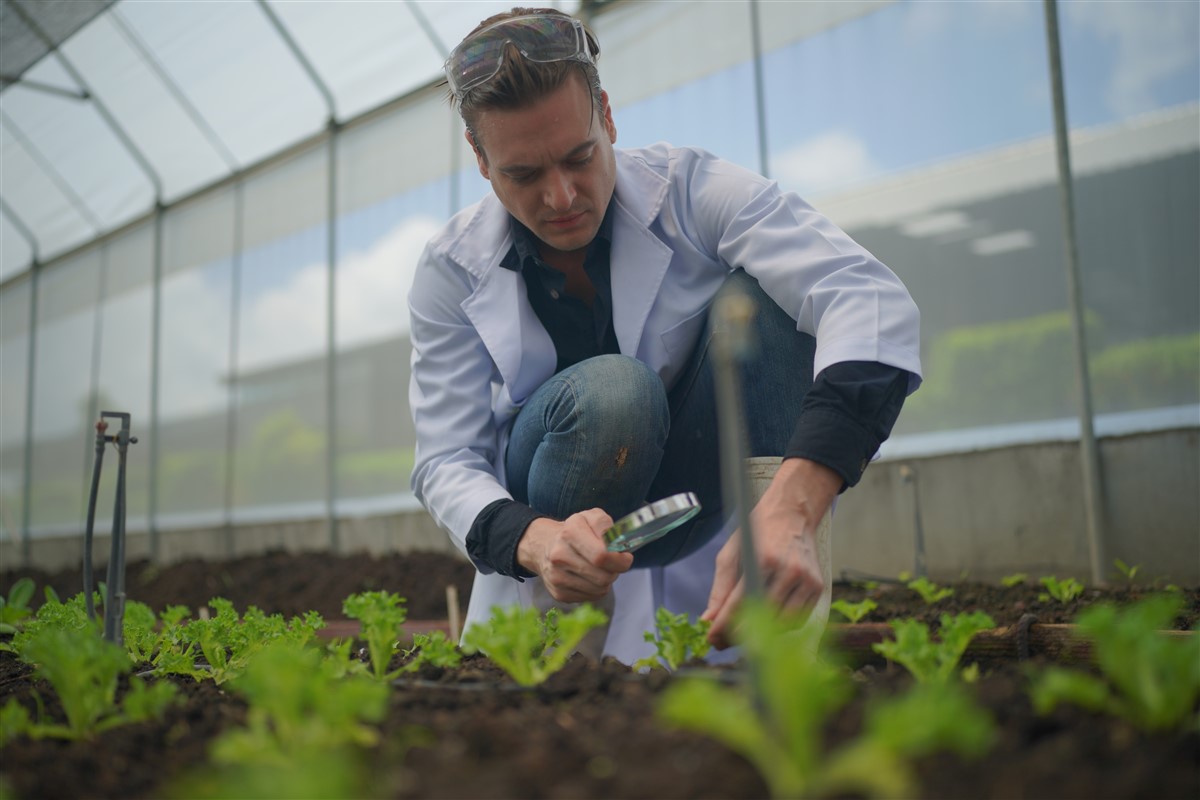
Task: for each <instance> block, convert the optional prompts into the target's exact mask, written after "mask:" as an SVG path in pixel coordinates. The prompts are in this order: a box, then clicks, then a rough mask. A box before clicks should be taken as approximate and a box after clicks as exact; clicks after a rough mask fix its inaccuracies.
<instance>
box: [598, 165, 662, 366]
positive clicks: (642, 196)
mask: <svg viewBox="0 0 1200 800" xmlns="http://www.w3.org/2000/svg"><path fill="white" fill-rule="evenodd" d="M616 154H617V188H616V192H615V193H614V195H613V200H612V202H614V203H615V204H616V208H615V215H614V217H613V233H612V250H611V257H610V259H609V264H610V268H609V271H610V275H611V281H612V300H613V327H614V328H615V330H616V333H617V344H619V345H620V347H621V352H622V353H624V354H626V355H631V356H637V355H639V353H640V350H641V342H642V334H643V332H644V330H645V326H646V318H647V317H648V316H649V314H650V309H651V307H652V306H653V305H654V300H655V298H656V297H657V296H658V289H659V286H661V285H662V281H663V276H664V275H666V274H667V267H668V266H669V265H670V263H671V255H672V253H671V248H669V247H667V245H665V244H663V243H662V242H661V241H659V239H658V238H657V237H656V236H655V235H654V234H653V233H651V231H650V223H651V222H653V221H654V219H655V217H657V216H658V214H659V211H660V210H661V208H662V204H663V202H664V201H665V200H666V196H667V189H668V186H669V184H668V183H667V180H666V179H665V178H663V177H661V176H660V175H658V174H657V173H655V172H653V171H651V170H650V168H649V167H647V166H646V165H645V164H644V163H643V162H641V161H639V160H637V159H633V158H630V157H629V156H627V155H625V154H624V153H623V152H622V151H620V150H618V151H616ZM651 366H653V367H656V368H657V366H658V365H656V364H652V365H651Z"/></svg>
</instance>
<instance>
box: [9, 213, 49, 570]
mask: <svg viewBox="0 0 1200 800" xmlns="http://www.w3.org/2000/svg"><path fill="white" fill-rule="evenodd" d="M0 213H2V214H4V216H5V217H7V218H8V220H9V222H11V223H12V225H13V227H14V228H16V229H17V232H18V233H19V234H21V237H22V238H23V239H25V243H26V244H28V245H29V255H30V259H29V340H28V343H27V347H26V358H27V359H28V362H27V363H26V364H25V379H26V383H25V452H24V453H23V454H22V459H21V566H23V567H29V566H30V561H31V556H32V555H33V553H32V550H33V545H32V542H31V541H30V538H29V533H30V532H29V523H30V519H31V518H32V517H31V513H32V512H31V510H30V503H31V502H32V500H33V379H34V374H35V369H34V367H35V365H36V364H37V361H36V358H37V306H38V278H39V277H40V275H41V273H42V265H41V264H40V263H39V262H38V243H37V239H36V238H35V237H34V235H33V231H31V230H29V227H28V226H27V225H26V224H25V223H24V222H22V221H21V218H20V217H18V216H17V215H16V214H15V213H13V210H12V209H11V208H9V205H8V203H6V202H4V198H3V197H0Z"/></svg>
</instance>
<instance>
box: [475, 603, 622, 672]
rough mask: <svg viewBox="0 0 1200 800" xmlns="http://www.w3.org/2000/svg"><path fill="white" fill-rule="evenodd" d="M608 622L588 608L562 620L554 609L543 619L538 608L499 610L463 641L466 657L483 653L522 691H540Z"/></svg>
mask: <svg viewBox="0 0 1200 800" xmlns="http://www.w3.org/2000/svg"><path fill="white" fill-rule="evenodd" d="M607 622H608V616H607V615H606V614H605V613H604V612H603V611H600V610H598V609H596V608H595V607H593V606H592V605H590V604H588V603H584V604H582V605H580V606H578V607H576V608H575V610H574V611H572V612H571V613H570V614H562V612H560V611H559V610H558V609H556V608H552V609H550V610H549V611H547V612H546V614H545V616H542V615H540V614H539V613H538V611H537V609H536V608H524V607H521V606H515V605H514V606H510V607H508V608H504V607H501V606H496V607H494V608H493V609H492V616H491V617H490V618H489V619H488V621H487V622H486V623H483V624H478V623H477V624H475V625H472V626H471V627H470V628H468V629H467V631H466V633H465V634H464V635H463V651H464V652H467V653H474V652H483V653H486V654H487V656H488V658H490V659H491V660H492V661H493V662H495V663H496V665H497V666H499V667H500V668H501V669H503V670H504V671H505V672H506V673H508V676H509V677H510V678H512V679H513V680H514V681H516V682H517V683H518V684H520V685H521V686H537V685H538V684H540V683H542V682H543V681H545V680H546V678H548V677H550V676H551V675H552V674H554V673H555V672H557V671H558V670H559V669H561V668H562V667H563V666H564V665H565V664H566V663H567V659H568V658H570V656H571V654H572V653H573V652H574V651H575V648H576V647H577V646H578V644H579V643H580V642H581V641H582V640H583V637H584V636H586V635H587V634H588V632H589V631H591V630H592V629H593V628H596V627H599V626H601V625H604V624H606V623H607Z"/></svg>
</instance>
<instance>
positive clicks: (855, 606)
mask: <svg viewBox="0 0 1200 800" xmlns="http://www.w3.org/2000/svg"><path fill="white" fill-rule="evenodd" d="M878 607H879V604H878V603H876V602H875V601H874V600H871V599H867V600H863V601H861V602H858V603H851V602H850V601H849V600H834V601H833V602H832V603H830V605H829V610H830V611H836V612H837V613H839V614H841V615H842V616H843V617H845V618H846V619H847V620H849V621H850V624H851V625H856V624H858V621H859V620H861V619H862V618H863V617H865V616H866V615H867V614H870V613H871V612H872V611H874V610H875V609H876V608H878Z"/></svg>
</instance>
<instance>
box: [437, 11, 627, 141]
mask: <svg viewBox="0 0 1200 800" xmlns="http://www.w3.org/2000/svg"><path fill="white" fill-rule="evenodd" d="M529 14H545V15H552V16H556V17H565V18H567V19H573V17H571V16H570V15H569V14H564V13H563V12H561V11H559V10H558V9H555V8H514V9H512V10H511V11H504V12H501V13H499V14H496V15H494V16H491V17H488V18H487V19H485V20H484V21H483V22H481V23H479V24H478V25H476V26H475V29H474V30H473V31H471V32H470V33H469V34H467V35H466V37H464V38H463V41H464V42H465V41H466V40H467V39H470V38H471V37H472V36H474V35H475V34H477V33H479V32H480V31H481V30H483V29H484V28H486V27H488V26H489V25H495V24H496V23H497V22H503V21H504V20H506V19H512V18H513V17H522V16H526V15H529ZM584 33H585V35H586V36H587V47H588V50H589V51H590V52H591V54H592V58H593V59H595V58H598V57H599V56H600V43H599V42H597V41H596V37H595V36H594V35H593V34H592V32H591V31H590V30H588V29H587V26H584ZM576 73H579V74H580V75H581V77H582V78H583V81H584V85H585V86H587V87H588V89H589V90H590V91H591V94H592V104H593V105H594V106H595V107H596V111H597V112H598V113H603V111H604V102H603V100H602V99H601V98H600V73H599V72H598V71H597V70H596V65H595V64H585V63H584V62H582V61H551V62H548V63H537V62H533V61H526V60H525V58H524V57H523V56H522V55H521V53H520V52H519V51H518V50H517V48H516V47H515V46H514V45H512V44H509V45H508V46H507V47H506V48H505V52H504V61H503V63H502V64H501V65H500V71H499V72H497V73H496V75H495V77H493V78H492V79H491V80H489V81H485V82H484V83H482V84H480V85H479V86H476V87H475V88H473V89H469V90H468V91H466V92H464V93H463V96H462V98H461V99H460V100H459V101H458V113H459V114H461V115H462V118H463V122H464V123H466V126H467V132H468V133H470V134H471V138H472V139H474V141H475V146H476V147H480V146H481V144H482V143H481V142H480V139H479V134H478V133H477V132H476V127H475V125H476V123H477V122H478V121H479V114H480V113H481V112H483V111H488V110H492V109H509V110H511V109H517V108H525V107H527V106H530V105H533V104H534V103H536V102H537V101H538V100H541V99H542V98H543V97H545V96H546V95H548V94H550V93H552V92H554V91H556V90H557V89H558V88H559V87H560V86H562V85H563V84H564V83H566V82H567V79H568V78H569V77H570V76H571V75H573V74H576ZM454 99H455V98H454V95H453V94H451V95H450V101H451V102H454Z"/></svg>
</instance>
